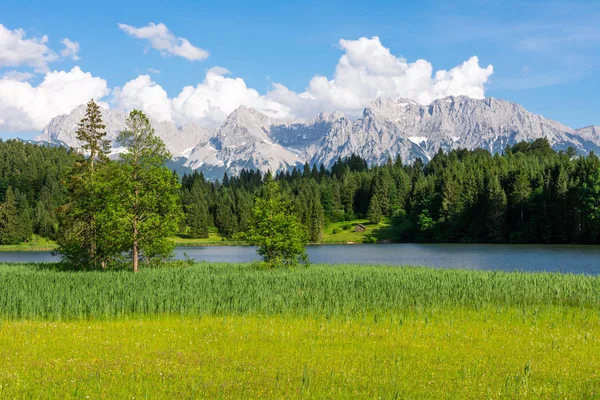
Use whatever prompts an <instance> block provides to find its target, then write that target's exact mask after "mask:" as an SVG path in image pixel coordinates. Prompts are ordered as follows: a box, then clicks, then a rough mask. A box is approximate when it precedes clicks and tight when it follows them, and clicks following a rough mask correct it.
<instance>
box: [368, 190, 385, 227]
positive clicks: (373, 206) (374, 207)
mask: <svg viewBox="0 0 600 400" xmlns="http://www.w3.org/2000/svg"><path fill="white" fill-rule="evenodd" d="M382 217H383V215H382V212H381V202H380V200H379V196H373V197H372V198H371V202H370V203H369V211H368V212H367V218H368V219H369V222H370V223H371V224H378V223H380V222H381V218H382Z"/></svg>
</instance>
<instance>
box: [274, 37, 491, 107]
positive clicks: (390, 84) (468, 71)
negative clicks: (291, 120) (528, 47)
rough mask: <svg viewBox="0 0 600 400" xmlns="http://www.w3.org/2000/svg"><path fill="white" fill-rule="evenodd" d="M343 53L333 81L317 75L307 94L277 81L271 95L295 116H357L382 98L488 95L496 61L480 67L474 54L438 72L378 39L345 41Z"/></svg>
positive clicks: (422, 100)
mask: <svg viewBox="0 0 600 400" xmlns="http://www.w3.org/2000/svg"><path fill="white" fill-rule="evenodd" d="M339 45H340V48H341V49H342V50H343V51H344V54H343V55H342V57H341V58H340V59H339V61H338V64H337V66H336V69H335V73H334V75H333V78H332V79H328V78H326V77H324V76H315V77H314V78H312V79H311V81H310V82H309V84H308V87H307V88H306V90H305V91H304V92H302V93H296V92H293V91H290V90H289V89H288V88H286V87H285V86H283V85H281V84H277V83H276V84H274V85H273V90H272V91H270V92H269V93H268V96H269V97H270V98H271V99H273V100H275V101H277V102H279V103H281V104H284V105H287V106H288V107H290V108H291V109H292V110H293V111H294V114H295V115H298V116H303V117H309V116H311V115H314V114H315V113H317V112H320V111H324V110H327V111H333V110H340V111H344V112H346V113H348V114H350V115H353V116H356V115H359V113H360V112H361V111H362V110H363V108H364V107H366V106H367V105H368V104H369V103H370V102H372V101H373V100H375V99H376V98H378V97H382V98H409V99H412V100H415V101H417V102H419V103H421V104H429V103H431V102H432V101H433V100H435V99H438V98H443V97H447V96H451V95H455V96H456V95H466V96H469V97H473V98H483V97H484V92H485V83H486V82H487V80H488V78H489V77H490V75H491V74H492V73H493V67H492V66H491V65H489V66H487V67H486V68H481V67H480V66H479V60H478V58H477V57H475V56H474V57H471V58H470V59H469V60H467V61H465V62H464V63H462V64H461V65H459V66H456V67H454V68H452V69H451V70H449V71H446V70H440V71H437V72H436V73H435V75H433V76H432V74H433V66H432V65H431V64H430V63H429V62H428V61H425V60H417V61H415V62H412V63H409V62H407V61H406V60H405V59H403V58H401V57H396V56H394V55H393V54H391V52H390V50H389V49H388V48H386V47H384V46H383V45H382V44H381V42H380V40H379V38H378V37H373V38H371V39H369V38H364V37H363V38H360V39H358V40H340V43H339Z"/></svg>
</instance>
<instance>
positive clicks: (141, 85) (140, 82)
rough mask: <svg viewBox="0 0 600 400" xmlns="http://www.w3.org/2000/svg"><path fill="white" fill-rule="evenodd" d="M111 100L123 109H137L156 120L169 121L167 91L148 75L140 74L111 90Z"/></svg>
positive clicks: (170, 113)
mask: <svg viewBox="0 0 600 400" xmlns="http://www.w3.org/2000/svg"><path fill="white" fill-rule="evenodd" d="M113 102H114V103H115V105H116V106H117V107H119V108H122V109H124V110H132V109H134V108H135V109H139V110H142V111H143V112H145V113H146V114H148V115H150V116H152V117H153V118H155V119H157V120H158V121H171V120H172V112H171V102H170V100H169V97H168V96H167V92H166V91H165V90H164V89H163V88H162V87H160V86H159V85H157V84H156V83H155V82H153V81H152V79H151V78H150V75H140V76H138V77H137V78H136V79H134V80H132V81H129V82H127V83H126V84H125V85H124V86H123V87H122V88H117V89H115V90H114V92H113Z"/></svg>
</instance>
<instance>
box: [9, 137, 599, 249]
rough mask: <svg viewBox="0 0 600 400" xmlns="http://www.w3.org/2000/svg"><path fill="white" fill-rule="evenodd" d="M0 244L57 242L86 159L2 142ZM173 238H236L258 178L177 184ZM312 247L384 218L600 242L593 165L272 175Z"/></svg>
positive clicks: (452, 165)
mask: <svg viewBox="0 0 600 400" xmlns="http://www.w3.org/2000/svg"><path fill="white" fill-rule="evenodd" d="M0 160H1V162H0V201H1V205H2V207H1V209H0V243H1V244H16V243H20V242H23V241H27V240H29V239H30V238H31V237H32V235H33V234H37V235H40V236H42V237H45V238H49V239H56V238H57V235H58V234H59V231H60V229H61V227H60V217H59V209H60V207H61V206H62V205H63V204H64V203H65V201H66V198H67V195H68V193H67V185H66V181H67V180H68V176H69V173H70V172H71V171H72V170H73V168H74V166H75V165H76V164H77V163H80V162H81V161H82V160H83V156H82V155H80V154H78V153H77V152H74V151H72V150H68V149H66V148H63V147H49V146H39V145H34V144H28V143H23V142H20V141H16V140H8V141H4V142H0ZM180 179H181V190H180V205H181V209H182V210H183V212H184V219H183V222H182V223H181V226H180V227H179V230H180V232H182V233H186V234H187V235H188V236H190V237H207V236H208V233H209V230H211V229H212V230H214V229H217V230H218V231H219V232H220V233H221V234H222V235H223V236H225V237H233V236H234V235H236V234H238V233H240V232H244V231H246V230H247V229H248V221H250V219H251V218H250V217H251V214H252V208H253V205H254V201H255V198H256V197H257V196H259V195H260V194H261V191H262V190H263V186H264V181H265V176H264V175H263V174H261V173H260V172H258V171H242V173H241V174H240V176H239V177H233V176H231V177H230V176H227V174H225V175H224V177H223V179H222V180H221V181H219V182H211V181H208V180H207V179H205V178H204V177H203V175H202V173H199V172H194V173H192V174H185V175H183V176H182V177H181V178H180ZM274 179H275V180H276V181H278V182H279V185H280V187H281V190H282V194H283V196H284V197H286V198H287V199H289V200H290V201H291V202H292V204H293V205H294V209H295V211H296V213H297V214H298V217H299V219H300V221H301V222H302V223H303V225H304V226H305V227H306V230H307V233H308V235H309V237H310V240H311V241H313V242H319V241H320V240H321V238H322V235H323V229H324V227H325V226H326V225H327V224H328V223H331V222H337V221H346V220H353V219H356V218H367V219H368V220H369V221H370V222H372V223H377V222H380V221H382V220H386V219H387V220H389V221H390V222H391V223H392V226H393V232H394V238H393V240H396V241H406V242H411V241H417V242H467V243H473V242H482V243H586V244H588V243H589V244H595V243H599V242H600V160H599V159H598V157H597V156H596V155H595V154H593V153H591V154H589V155H587V156H578V155H576V154H575V152H574V151H572V150H568V151H565V152H557V151H555V150H553V149H552V148H551V147H550V145H549V144H548V142H547V141H546V140H545V139H539V140H537V141H535V142H531V143H525V142H524V143H519V144H516V145H514V146H512V147H507V148H506V149H505V150H504V152H503V153H502V154H495V155H492V154H490V152H488V151H486V150H481V149H478V150H474V151H467V150H454V151H452V152H450V153H444V152H442V151H440V152H439V153H438V154H436V155H435V156H434V157H433V159H432V160H431V161H430V162H429V163H427V164H425V163H424V162H423V161H422V160H419V159H417V160H416V161H415V162H414V163H412V164H409V165H405V164H404V163H403V162H402V160H400V159H396V160H391V159H390V160H388V162H387V163H386V164H385V165H381V166H371V167H370V166H368V165H367V163H366V162H365V161H364V160H362V159H361V158H360V157H358V156H352V157H350V158H348V159H345V160H337V162H335V163H334V165H333V166H332V167H331V169H329V170H327V169H326V168H325V167H324V166H322V165H321V166H316V165H313V166H309V165H305V166H304V168H300V169H296V168H294V169H293V170H291V171H286V172H279V173H277V174H276V175H275V176H274Z"/></svg>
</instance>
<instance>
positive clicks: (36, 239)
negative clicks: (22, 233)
mask: <svg viewBox="0 0 600 400" xmlns="http://www.w3.org/2000/svg"><path fill="white" fill-rule="evenodd" d="M56 248H57V245H56V242H55V241H53V240H50V239H46V238H43V237H41V236H38V235H33V237H32V238H31V240H30V241H28V242H24V243H19V244H14V245H13V244H3V245H0V252H1V251H50V250H54V249H56Z"/></svg>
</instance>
